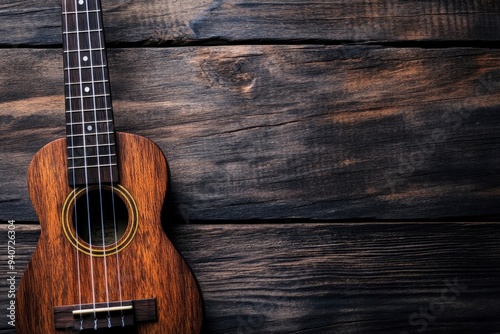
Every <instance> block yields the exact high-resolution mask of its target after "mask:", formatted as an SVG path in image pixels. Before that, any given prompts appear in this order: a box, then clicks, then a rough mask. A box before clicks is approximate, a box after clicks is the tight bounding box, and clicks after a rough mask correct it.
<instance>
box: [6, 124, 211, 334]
mask: <svg viewBox="0 0 500 334" xmlns="http://www.w3.org/2000/svg"><path fill="white" fill-rule="evenodd" d="M117 147H118V156H119V170H120V176H121V182H120V184H121V185H122V186H123V187H125V188H126V189H127V190H128V191H129V192H130V194H131V196H132V198H133V199H134V201H135V204H136V206H137V220H138V228H137V232H136V233H135V236H134V237H133V239H132V240H131V242H130V244H129V245H128V246H127V247H126V248H125V249H123V250H122V251H120V252H119V254H118V256H106V257H95V258H94V257H91V256H86V255H85V254H83V253H82V252H77V251H76V249H75V247H73V245H71V244H70V242H69V241H68V239H67V238H66V236H65V235H64V233H63V229H62V228H61V221H62V212H63V204H64V202H65V199H66V197H67V196H69V195H70V194H71V188H70V187H69V185H68V181H67V179H66V177H61V176H62V175H64V174H65V173H66V165H67V164H66V142H65V140H64V139H61V140H58V141H54V142H51V143H50V144H48V145H46V146H45V147H44V148H42V149H41V150H40V151H39V152H38V153H37V155H36V156H35V157H34V159H33V161H32V163H31V165H30V169H29V190H30V197H31V199H32V201H33V206H34V207H35V209H36V212H37V214H38V216H39V218H40V222H41V226H42V232H41V235H40V242H39V243H38V247H37V248H36V251H35V253H34V254H33V257H32V259H31V262H30V263H29V264H28V267H27V269H26V271H25V274H24V276H23V278H22V281H21V283H20V287H19V291H18V292H17V299H16V319H17V325H16V331H17V333H19V334H27V333H32V334H38V333H39V334H47V333H73V330H72V328H70V329H68V330H64V329H59V330H57V331H56V330H55V325H54V317H53V312H54V307H57V306H69V305H74V304H81V303H83V304H92V303H96V302H97V303H103V302H107V301H112V302H118V301H120V300H136V299H146V298H156V303H157V314H158V320H157V321H156V322H146V323H141V324H140V325H139V326H137V332H136V333H137V334H160V333H163V334H180V333H186V334H188V333H189V334H196V333H199V332H200V329H201V322H202V309H201V299H200V295H199V292H198V288H197V285H196V282H195V280H194V279H193V277H192V275H191V273H190V270H189V268H188V267H187V266H186V263H185V262H184V261H183V259H182V258H181V256H180V255H179V254H178V253H177V252H176V250H175V249H174V248H173V246H172V244H171V243H170V241H169V240H168V239H167V238H166V236H165V234H164V233H163V231H162V228H161V217H160V216H161V212H162V205H163V201H164V197H165V194H166V190H167V165H166V161H165V158H164V156H163V154H162V153H161V151H160V150H159V149H158V147H157V146H156V145H155V144H154V143H152V142H151V141H148V140H146V139H145V138H142V137H139V136H135V135H130V134H123V133H117ZM106 209H107V208H104V210H106ZM101 210H102V209H101ZM129 211H130V212H132V209H129ZM129 215H130V216H132V214H131V213H129ZM80 223H81V222H80ZM129 225H131V222H129ZM118 261H119V263H118Z"/></svg>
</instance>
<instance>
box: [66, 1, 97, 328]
mask: <svg viewBox="0 0 500 334" xmlns="http://www.w3.org/2000/svg"><path fill="white" fill-rule="evenodd" d="M74 6H75V13H76V14H75V18H76V41H77V50H78V51H77V53H78V72H79V79H80V103H81V105H80V107H81V115H82V125H83V126H82V135H83V145H82V146H83V161H84V174H85V194H86V200H87V228H88V235H89V255H90V257H89V263H90V277H91V289H92V308H93V310H94V319H97V314H96V312H95V304H96V302H95V282H94V260H93V258H94V257H93V249H92V231H91V226H92V224H91V215H90V195H89V177H88V168H89V166H88V165H87V143H86V135H85V129H86V127H85V125H86V124H85V112H84V110H85V108H84V107H85V104H84V99H83V96H84V94H83V92H84V90H83V77H82V52H81V50H82V49H81V46H80V30H79V27H80V25H79V19H78V14H79V12H78V4H77V0H74ZM87 13H88V10H87ZM90 46H91V45H89V49H90ZM90 54H92V52H90ZM91 72H92V70H91ZM70 103H71V102H70Z"/></svg>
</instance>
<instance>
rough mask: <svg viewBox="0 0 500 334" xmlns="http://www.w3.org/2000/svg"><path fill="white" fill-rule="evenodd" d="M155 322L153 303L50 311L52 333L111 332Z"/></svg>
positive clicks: (89, 306) (142, 301) (144, 301)
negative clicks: (69, 331)
mask: <svg viewBox="0 0 500 334" xmlns="http://www.w3.org/2000/svg"><path fill="white" fill-rule="evenodd" d="M156 320H157V312H156V299H154V298H150V299H138V300H127V301H123V302H111V303H97V304H83V305H79V304H76V305H70V306H57V307H54V323H55V327H56V329H58V330H59V329H73V330H74V331H81V330H85V329H99V328H114V327H128V326H134V325H135V324H137V323H139V322H149V321H156Z"/></svg>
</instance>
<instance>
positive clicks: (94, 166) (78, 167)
mask: <svg viewBox="0 0 500 334" xmlns="http://www.w3.org/2000/svg"><path fill="white" fill-rule="evenodd" d="M113 166H117V164H116V163H111V164H103V165H93V166H75V167H72V166H69V167H68V169H81V168H100V167H113Z"/></svg>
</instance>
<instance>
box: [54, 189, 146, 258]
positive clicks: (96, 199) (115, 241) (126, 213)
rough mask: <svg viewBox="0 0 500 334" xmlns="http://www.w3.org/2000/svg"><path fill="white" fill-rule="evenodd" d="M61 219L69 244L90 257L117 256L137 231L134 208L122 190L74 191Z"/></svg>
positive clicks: (129, 196)
mask: <svg viewBox="0 0 500 334" xmlns="http://www.w3.org/2000/svg"><path fill="white" fill-rule="evenodd" d="M62 216H63V222H62V225H63V231H64V233H65V235H66V237H67V238H68V240H69V241H70V242H71V244H73V246H75V247H76V248H77V249H78V250H80V251H82V252H83V253H85V254H88V255H92V256H108V255H113V254H116V253H117V252H119V251H121V250H122V249H124V248H125V247H127V246H128V245H129V244H130V242H131V241H132V239H133V238H134V236H135V232H136V231H137V208H136V205H135V202H134V200H133V198H132V196H131V195H130V193H129V192H128V191H127V190H126V189H125V188H124V187H122V186H114V187H111V186H108V185H103V186H101V187H98V186H91V187H89V188H79V189H75V191H74V192H71V194H69V195H68V197H67V199H66V202H65V204H64V207H63V215H62Z"/></svg>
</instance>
